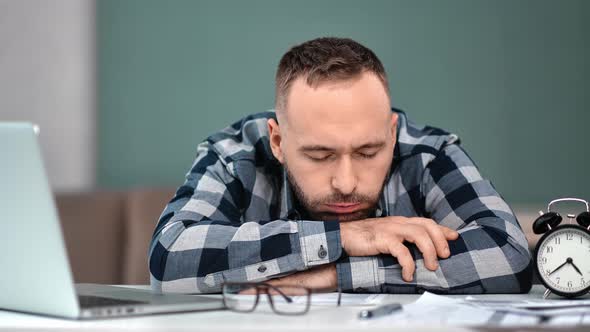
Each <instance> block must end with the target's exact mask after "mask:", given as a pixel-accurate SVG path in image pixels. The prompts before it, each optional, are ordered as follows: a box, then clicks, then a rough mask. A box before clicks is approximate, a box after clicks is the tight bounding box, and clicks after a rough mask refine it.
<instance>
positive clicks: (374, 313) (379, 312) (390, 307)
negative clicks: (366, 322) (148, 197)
mask: <svg viewBox="0 0 590 332" xmlns="http://www.w3.org/2000/svg"><path fill="white" fill-rule="evenodd" d="M401 309H402V305H401V304H399V303H390V304H384V305H380V306H378V307H377V308H375V309H365V310H363V311H361V312H360V313H359V319H371V318H375V317H381V316H385V315H389V314H391V313H392V312H394V311H398V310H401Z"/></svg>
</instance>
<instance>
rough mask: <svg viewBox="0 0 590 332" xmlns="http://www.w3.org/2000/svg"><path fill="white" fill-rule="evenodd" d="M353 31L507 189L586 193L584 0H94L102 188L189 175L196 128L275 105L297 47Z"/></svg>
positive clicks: (589, 188) (211, 127)
mask: <svg viewBox="0 0 590 332" xmlns="http://www.w3.org/2000/svg"><path fill="white" fill-rule="evenodd" d="M327 35H332V36H346V37H351V38H353V39H355V40H358V41H359V42H361V43H363V44H365V45H366V46H368V47H369V48H371V49H373V50H374V51H375V52H376V54H377V55H378V56H379V57H380V58H381V60H382V61H383V63H384V65H385V67H386V69H387V72H388V74H389V78H390V83H391V94H392V97H393V104H394V105H395V106H397V107H400V108H402V109H405V110H406V112H407V113H409V116H410V117H411V118H413V119H414V120H415V121H417V122H420V123H427V124H431V125H434V126H439V127H442V128H445V129H447V130H451V131H454V132H456V133H458V134H459V135H460V136H461V138H462V139H463V142H464V146H465V147H466V149H467V150H468V151H469V152H470V154H471V156H472V157H473V159H474V160H475V161H476V162H477V164H478V165H479V166H480V168H481V170H482V172H483V173H484V175H486V176H487V177H489V178H491V180H492V181H493V183H494V184H495V186H496V187H497V188H498V190H499V191H500V192H501V193H502V194H503V195H504V196H505V197H506V198H507V200H508V201H509V202H511V203H522V202H546V201H547V200H549V199H551V198H554V197H556V196H562V195H572V196H581V197H583V198H586V199H590V180H589V179H590V176H589V175H588V173H589V171H590V167H589V165H590V156H589V154H588V152H589V149H588V147H587V145H588V143H590V138H589V137H590V136H589V135H590V134H589V132H588V130H587V129H588V128H589V124H590V1H583V0H579V1H533V0H530V1H524V0H521V1H472V0H464V1H437V0H431V1H358V0H357V1H270V0H269V1H129V0H128V1H117V0H101V1H98V41H99V43H98V56H99V63H98V65H99V67H98V68H99V72H98V77H99V113H98V126H99V127H98V130H99V141H98V151H99V164H98V184H99V186H100V187H103V188H127V187H134V186H154V185H172V186H177V185H180V184H181V183H182V181H183V178H184V174H185V173H186V171H187V170H188V169H189V167H190V165H191V162H192V160H193V157H194V154H195V148H196V145H197V144H198V142H200V141H201V140H202V139H203V138H205V137H206V136H207V135H208V134H210V133H212V132H213V131H215V130H217V129H220V128H222V127H224V126H226V125H227V124H229V123H231V122H233V121H235V120H237V119H238V118H240V117H242V116H244V115H246V114H249V113H255V112H260V111H264V110H268V109H271V108H272V106H273V99H274V92H273V89H274V82H273V79H274V72H275V68H276V66H277V64H278V61H279V58H280V57H281V55H282V54H283V53H284V52H285V51H286V50H287V49H288V48H289V47H290V46H292V45H294V44H297V43H300V42H303V41H305V40H308V39H312V38H315V37H319V36H327Z"/></svg>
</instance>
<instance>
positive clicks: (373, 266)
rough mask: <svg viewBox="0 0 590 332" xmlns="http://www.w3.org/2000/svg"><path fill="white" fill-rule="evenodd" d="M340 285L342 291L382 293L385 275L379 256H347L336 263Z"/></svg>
mask: <svg viewBox="0 0 590 332" xmlns="http://www.w3.org/2000/svg"><path fill="white" fill-rule="evenodd" d="M336 271H337V274H338V286H339V287H340V289H341V290H342V291H347V292H357V293H380V292H381V285H382V284H383V282H384V279H385V275H384V272H383V270H382V269H379V258H378V257H376V256H368V257H346V258H343V259H341V260H340V261H338V262H337V263H336Z"/></svg>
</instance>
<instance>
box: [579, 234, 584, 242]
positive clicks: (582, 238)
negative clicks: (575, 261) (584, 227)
mask: <svg viewBox="0 0 590 332" xmlns="http://www.w3.org/2000/svg"><path fill="white" fill-rule="evenodd" d="M583 240H584V237H583V236H582V235H580V244H582V241H583Z"/></svg>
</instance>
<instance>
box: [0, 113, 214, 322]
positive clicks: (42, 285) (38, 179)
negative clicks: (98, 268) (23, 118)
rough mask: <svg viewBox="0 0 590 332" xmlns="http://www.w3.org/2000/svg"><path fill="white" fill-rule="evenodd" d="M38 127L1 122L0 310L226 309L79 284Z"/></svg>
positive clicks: (208, 300)
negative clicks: (67, 248)
mask: <svg viewBox="0 0 590 332" xmlns="http://www.w3.org/2000/svg"><path fill="white" fill-rule="evenodd" d="M37 132H38V130H37V127H36V126H34V125H33V124H30V123H7V122H4V123H2V122H0V230H1V233H0V234H1V236H2V237H1V238H0V309H5V310H12V311H19V312H28V313H35V314H43V315H49V316H59V317H65V318H71V319H91V318H103V317H117V316H132V315H146V314H155V313H167V312H182V311H200V310H214V309H223V308H224V305H223V301H222V300H221V298H214V297H206V296H195V295H186V294H158V293H152V292H151V291H150V290H147V289H133V288H129V287H117V286H109V285H99V284H74V283H73V278H72V273H71V269H70V264H69V261H68V257H67V253H66V248H65V243H64V240H63V234H62V231H61V226H60V222H59V220H58V217H57V213H56V208H55V203H54V200H53V194H52V192H51V190H50V188H49V184H48V180H47V177H46V174H45V170H44V166H43V162H42V158H41V153H40V149H39V145H38V141H37V134H36V133H37ZM146 250H147V248H146Z"/></svg>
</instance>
